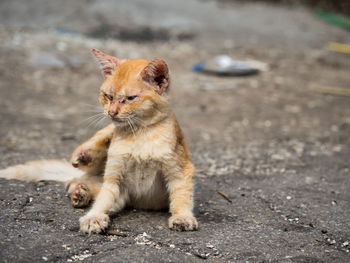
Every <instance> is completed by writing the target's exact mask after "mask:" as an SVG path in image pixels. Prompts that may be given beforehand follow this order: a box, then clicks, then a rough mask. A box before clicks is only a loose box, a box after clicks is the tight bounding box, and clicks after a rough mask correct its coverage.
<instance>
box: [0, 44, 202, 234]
mask: <svg viewBox="0 0 350 263" xmlns="http://www.w3.org/2000/svg"><path fill="white" fill-rule="evenodd" d="M93 53H94V55H95V56H96V58H97V59H98V61H99V63H100V65H101V68H102V71H103V74H104V76H105V81H104V83H103V84H102V86H101V88H100V95H99V100H100V103H101V104H102V106H103V107H104V112H105V114H106V115H108V116H109V117H110V118H111V119H112V122H113V123H112V124H111V125H109V126H107V127H106V128H104V129H102V130H100V131H99V132H98V133H96V134H95V135H94V136H93V137H92V138H91V139H90V140H88V141H87V142H85V143H83V144H82V145H80V146H79V147H78V148H77V149H76V150H75V151H74V152H73V154H72V157H71V162H72V164H73V166H75V167H78V168H79V169H80V170H78V169H75V170H76V171H74V172H73V171H72V170H70V172H69V173H70V174H71V176H72V177H73V179H72V180H70V181H69V183H68V184H67V191H68V194H69V195H70V196H71V200H72V204H73V206H75V207H84V206H87V205H88V204H89V202H90V201H91V200H95V202H94V203H93V206H92V208H91V209H90V211H89V212H88V213H87V214H86V215H85V216H83V217H82V218H80V230H81V231H82V232H86V233H92V232H95V233H99V232H101V231H103V230H104V229H106V228H107V227H108V224H109V215H110V214H111V213H115V212H118V211H120V210H121V209H123V208H124V207H126V206H130V207H135V208H143V209H161V208H166V207H169V210H170V213H171V217H170V218H169V227H170V228H173V229H175V230H195V229H197V227H198V224H197V221H196V219H195V217H194V216H193V213H192V209H193V196H192V195H193V189H192V187H193V176H194V167H193V165H192V162H191V160H190V156H189V151H188V148H187V145H186V142H185V139H184V136H183V133H182V131H181V129H180V127H179V125H178V122H177V120H176V118H175V116H174V114H173V113H172V111H171V109H170V107H169V102H168V98H167V90H168V86H169V74H168V67H167V65H166V63H165V62H164V61H163V60H161V59H154V60H151V61H147V60H129V61H125V60H119V59H117V58H115V57H112V56H109V55H107V54H105V53H103V52H101V51H99V50H96V49H93ZM34 164H35V163H34ZM32 166H33V163H32V164H29V165H24V166H23V165H22V167H20V166H17V168H18V169H17V168H16V167H11V168H7V169H5V170H2V171H0V176H1V177H8V178H13V177H15V178H18V179H21V178H22V179H23V177H24V175H26V172H27V170H28V167H32ZM65 168H67V167H66V166H65ZM11 169H12V170H11ZM67 169H68V168H67ZM20 170H21V171H20ZM82 171H83V172H82ZM41 173H44V171H41ZM13 175H16V176H13ZM29 177H30V176H29ZM39 177H40V176H39ZM45 179H46V178H45ZM52 179H55V178H52Z"/></svg>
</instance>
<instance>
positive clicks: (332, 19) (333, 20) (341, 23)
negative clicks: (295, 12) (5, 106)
mask: <svg viewBox="0 0 350 263" xmlns="http://www.w3.org/2000/svg"><path fill="white" fill-rule="evenodd" d="M315 16H316V17H318V18H319V19H321V20H323V21H325V22H327V23H328V24H331V25H334V26H336V27H340V28H344V29H347V30H350V20H349V19H348V18H346V17H345V16H341V15H336V14H334V13H330V12H323V11H316V12H315Z"/></svg>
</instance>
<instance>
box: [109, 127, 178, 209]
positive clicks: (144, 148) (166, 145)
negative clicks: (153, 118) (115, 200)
mask: <svg viewBox="0 0 350 263" xmlns="http://www.w3.org/2000/svg"><path fill="white" fill-rule="evenodd" d="M156 132H157V131H154V132H150V133H147V134H141V135H139V136H137V138H132V139H129V140H126V139H124V138H122V137H119V136H116V137H114V138H113V140H112V143H111V145H110V149H109V154H108V158H113V159H114V160H115V161H117V160H118V162H120V163H122V165H120V166H119V167H121V168H120V169H121V171H118V172H119V174H121V175H122V178H123V179H122V182H121V185H120V187H121V191H122V192H124V193H125V195H126V196H127V199H128V202H127V203H128V205H130V206H133V207H136V208H146V209H160V208H164V207H166V206H167V204H168V193H167V189H166V184H165V180H164V176H163V175H164V172H166V171H164V170H163V169H164V166H163V164H164V163H168V162H170V161H171V159H172V158H173V156H174V149H173V148H174V141H175V138H174V137H173V134H172V133H171V132H168V133H162V134H160V135H159V134H157V133H156Z"/></svg>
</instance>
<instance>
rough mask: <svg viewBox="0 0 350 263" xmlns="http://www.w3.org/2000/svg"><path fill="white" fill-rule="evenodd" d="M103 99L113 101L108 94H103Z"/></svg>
mask: <svg viewBox="0 0 350 263" xmlns="http://www.w3.org/2000/svg"><path fill="white" fill-rule="evenodd" d="M103 97H104V98H105V99H106V100H110V101H112V100H113V96H112V95H110V94H107V93H103Z"/></svg>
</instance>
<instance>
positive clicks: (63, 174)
mask: <svg viewBox="0 0 350 263" xmlns="http://www.w3.org/2000/svg"><path fill="white" fill-rule="evenodd" d="M82 175H83V172H82V171H80V170H79V169H76V168H74V167H72V165H71V164H70V163H68V162H66V161H63V160H62V161H61V160H41V161H31V162H27V163H25V164H19V165H15V166H11V167H8V168H6V169H3V170H0V178H6V179H17V180H21V181H27V182H37V181H46V180H52V181H59V182H68V181H69V180H72V179H74V178H78V177H80V176H82Z"/></svg>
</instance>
